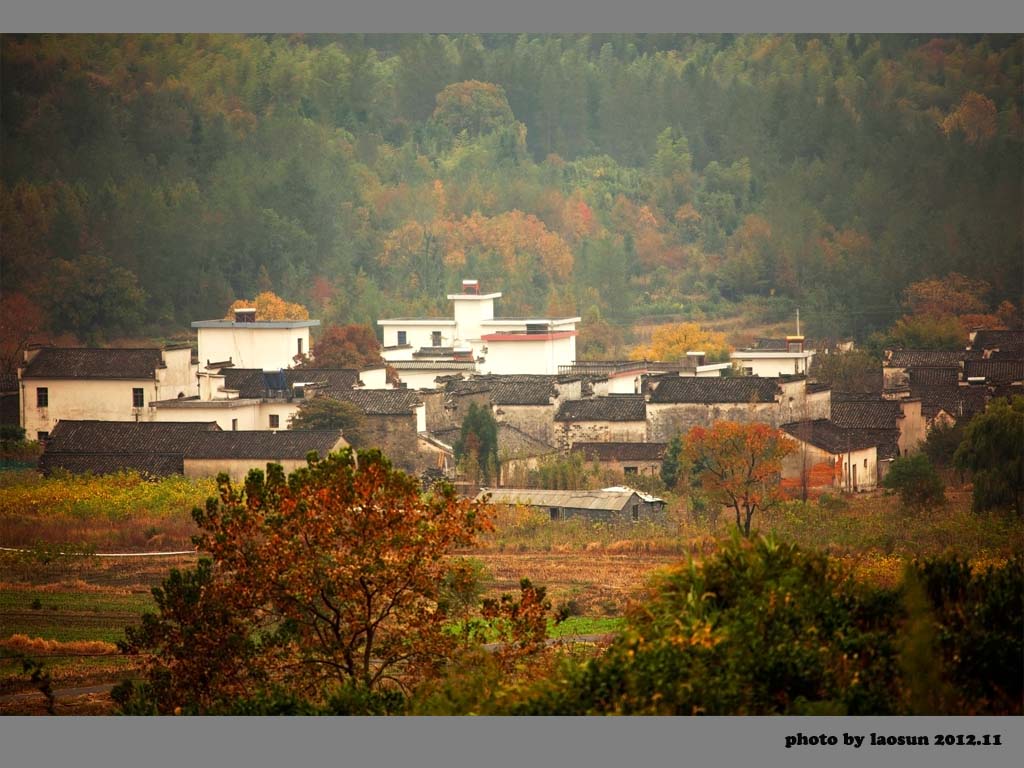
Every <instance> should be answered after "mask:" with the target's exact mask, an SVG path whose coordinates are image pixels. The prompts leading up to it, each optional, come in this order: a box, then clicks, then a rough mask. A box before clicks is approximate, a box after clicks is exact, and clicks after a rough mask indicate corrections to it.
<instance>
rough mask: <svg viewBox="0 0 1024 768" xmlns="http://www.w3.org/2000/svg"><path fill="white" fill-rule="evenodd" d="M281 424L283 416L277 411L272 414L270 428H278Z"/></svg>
mask: <svg viewBox="0 0 1024 768" xmlns="http://www.w3.org/2000/svg"><path fill="white" fill-rule="evenodd" d="M280 426H281V417H280V416H278V415H277V414H276V413H272V414H270V428H271V429H277V428H278V427H280Z"/></svg>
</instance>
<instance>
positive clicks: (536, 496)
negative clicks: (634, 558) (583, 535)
mask: <svg viewBox="0 0 1024 768" xmlns="http://www.w3.org/2000/svg"><path fill="white" fill-rule="evenodd" d="M477 499H478V500H480V501H486V500H489V501H490V503H491V504H506V505H509V506H524V507H530V508H532V509H535V510H538V511H540V512H541V513H542V514H544V515H545V516H546V517H548V518H549V519H550V520H552V521H558V520H569V519H571V518H581V519H583V520H587V521H590V522H600V523H613V524H629V523H640V522H651V523H658V524H665V523H666V515H665V501H664V500H663V499H659V498H657V497H656V496H650V495H648V494H646V493H641V492H640V491H637V490H634V489H632V488H626V487H622V486H616V487H613V488H602V489H600V490H591V491H550V490H541V489H535V488H493V489H488V490H484V491H481V492H480V494H479V495H478V496H477Z"/></svg>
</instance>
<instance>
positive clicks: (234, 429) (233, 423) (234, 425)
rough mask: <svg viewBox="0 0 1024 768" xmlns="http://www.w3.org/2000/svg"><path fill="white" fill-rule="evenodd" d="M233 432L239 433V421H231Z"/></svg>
mask: <svg viewBox="0 0 1024 768" xmlns="http://www.w3.org/2000/svg"><path fill="white" fill-rule="evenodd" d="M231 431H232V432H237V431H238V419H232V420H231Z"/></svg>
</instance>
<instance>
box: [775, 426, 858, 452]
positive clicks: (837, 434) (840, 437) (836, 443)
mask: <svg viewBox="0 0 1024 768" xmlns="http://www.w3.org/2000/svg"><path fill="white" fill-rule="evenodd" d="M780 429H782V430H783V431H784V432H786V433H787V434H789V435H792V436H793V437H795V438H798V439H800V440H803V441H804V442H807V443H810V444H811V445H813V446H814V447H815V448H821V449H822V450H823V451H828V452H829V453H831V454H840V453H845V452H846V451H859V450H862V449H864V448H871V447H876V446H877V445H878V442H877V435H875V434H873V430H868V429H843V428H842V427H840V426H838V425H837V424H835V423H834V422H832V421H829V420H828V419H815V420H813V421H798V422H793V423H790V424H783V425H782V427H780Z"/></svg>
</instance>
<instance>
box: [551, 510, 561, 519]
mask: <svg viewBox="0 0 1024 768" xmlns="http://www.w3.org/2000/svg"><path fill="white" fill-rule="evenodd" d="M551 519H552V520H561V519H562V510H561V509H559V508H558V507H551Z"/></svg>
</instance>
